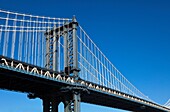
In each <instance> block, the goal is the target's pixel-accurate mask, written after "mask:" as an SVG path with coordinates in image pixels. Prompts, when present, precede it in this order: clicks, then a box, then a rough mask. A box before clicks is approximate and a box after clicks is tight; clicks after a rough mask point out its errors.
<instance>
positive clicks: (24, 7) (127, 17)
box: [0, 0, 170, 112]
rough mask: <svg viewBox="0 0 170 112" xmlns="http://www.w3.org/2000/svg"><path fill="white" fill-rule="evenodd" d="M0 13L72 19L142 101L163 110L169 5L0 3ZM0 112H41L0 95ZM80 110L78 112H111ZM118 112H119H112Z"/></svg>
mask: <svg viewBox="0 0 170 112" xmlns="http://www.w3.org/2000/svg"><path fill="white" fill-rule="evenodd" d="M0 8H1V9H5V10H11V11H17V12H21V13H28V14H34V15H42V16H50V17H61V18H62V17H68V18H72V16H73V15H76V17H77V20H78V22H79V23H80V25H81V26H82V27H83V28H84V29H85V30H86V32H87V33H88V34H89V36H90V37H91V39H92V40H93V41H94V42H95V43H96V44H97V45H98V46H99V48H100V49H101V50H102V51H103V53H104V54H105V55H106V56H107V57H108V59H110V60H111V62H112V63H113V64H114V65H115V66H116V67H117V68H118V69H119V70H120V71H121V72H122V74H124V76H125V77H126V78H127V79H128V80H129V81H130V82H131V83H132V84H134V85H135V86H136V87H137V88H138V89H139V90H141V91H142V92H143V93H144V94H145V95H147V96H149V97H150V98H151V99H152V100H154V101H155V102H158V103H160V104H164V103H165V102H166V101H167V100H168V99H169V98H170V88H169V85H170V81H169V80H170V1H169V0H84V1H83V0H0ZM0 99H1V100H0V105H1V106H0V107H1V108H0V111H2V112H41V111H42V107H41V100H39V99H36V100H29V99H28V98H27V97H26V94H23V93H15V92H7V91H3V90H1V91H0ZM113 111H116V110H114V109H111V108H106V107H100V106H94V105H89V104H84V103H83V104H82V112H113ZM117 112H119V111H118V110H117Z"/></svg>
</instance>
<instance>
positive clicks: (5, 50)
mask: <svg viewBox="0 0 170 112" xmlns="http://www.w3.org/2000/svg"><path fill="white" fill-rule="evenodd" d="M8 19H9V13H7V17H6V21H5V34H4V45H3V56H6V52H7V49H6V47H7V45H6V43H7V28H8Z"/></svg>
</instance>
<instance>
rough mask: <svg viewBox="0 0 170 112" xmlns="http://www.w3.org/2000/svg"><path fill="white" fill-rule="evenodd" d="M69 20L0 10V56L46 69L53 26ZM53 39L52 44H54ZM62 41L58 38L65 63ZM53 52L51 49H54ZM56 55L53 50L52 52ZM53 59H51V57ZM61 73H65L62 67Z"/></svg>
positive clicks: (60, 59)
mask: <svg viewBox="0 0 170 112" xmlns="http://www.w3.org/2000/svg"><path fill="white" fill-rule="evenodd" d="M70 20H71V19H67V18H51V17H44V16H34V15H29V14H21V13H15V12H10V11H4V10H0V55H3V56H6V57H10V58H12V59H16V60H20V61H23V62H26V63H29V64H33V65H36V66H40V67H45V64H46V62H45V57H46V53H47V51H46V41H47V40H46V37H45V35H44V33H45V32H46V31H47V30H51V29H52V28H53V27H54V26H56V27H59V26H62V25H63V24H64V23H65V21H70ZM52 41H53V38H51V39H50V43H51V44H53V42H52ZM62 43H63V40H62V39H59V44H58V46H57V47H58V50H59V51H58V52H59V61H58V64H59V65H60V62H61V63H63V45H62ZM51 50H52V48H51ZM50 52H53V51H50ZM49 57H50V56H49ZM61 65H62V66H61V67H58V70H59V71H60V70H63V64H61Z"/></svg>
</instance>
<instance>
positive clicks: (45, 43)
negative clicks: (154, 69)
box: [0, 10, 170, 112]
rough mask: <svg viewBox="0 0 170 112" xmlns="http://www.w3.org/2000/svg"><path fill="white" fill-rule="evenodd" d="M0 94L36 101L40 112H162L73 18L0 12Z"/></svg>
mask: <svg viewBox="0 0 170 112" xmlns="http://www.w3.org/2000/svg"><path fill="white" fill-rule="evenodd" d="M0 89H4V90H9V91H16V92H23V93H26V94H28V98H30V99H34V98H40V99H41V100H42V102H43V104H42V105H43V112H58V105H59V103H60V102H63V104H64V112H80V109H81V107H80V103H81V102H85V103H90V104H96V105H102V106H107V107H111V108H119V109H124V110H129V111H137V112H168V111H170V101H168V102H167V103H166V104H165V105H160V104H158V103H156V102H154V101H152V100H151V99H149V97H147V96H145V95H144V94H143V93H142V92H141V91H139V90H138V89H137V88H136V87H135V86H134V85H133V84H132V83H130V82H129V81H128V80H127V79H126V78H125V77H124V76H123V75H122V74H121V72H120V71H119V70H118V69H117V68H116V67H115V66H114V65H113V64H112V62H110V61H109V59H108V58H107V57H106V56H105V55H104V54H103V53H102V51H101V50H100V49H99V48H98V47H97V45H96V44H95V43H94V42H93V41H92V39H91V38H90V37H89V36H88V34H87V33H86V32H85V30H84V29H83V28H82V27H81V25H80V24H78V22H77V20H76V18H75V16H73V18H72V19H69V18H52V17H44V16H35V15H29V14H21V13H16V12H11V11H5V10H0Z"/></svg>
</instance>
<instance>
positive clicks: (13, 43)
mask: <svg viewBox="0 0 170 112" xmlns="http://www.w3.org/2000/svg"><path fill="white" fill-rule="evenodd" d="M16 23H17V14H16V15H15V19H14V21H13V30H14V31H13V35H12V54H11V58H12V59H14V55H15V41H16V27H17V26H16Z"/></svg>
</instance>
